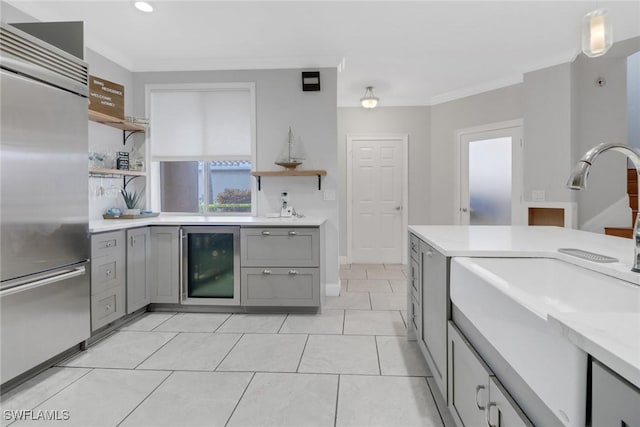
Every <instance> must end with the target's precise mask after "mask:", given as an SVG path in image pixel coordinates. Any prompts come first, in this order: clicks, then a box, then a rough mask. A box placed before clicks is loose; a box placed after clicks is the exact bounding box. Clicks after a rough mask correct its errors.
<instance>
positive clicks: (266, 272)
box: [262, 269, 271, 274]
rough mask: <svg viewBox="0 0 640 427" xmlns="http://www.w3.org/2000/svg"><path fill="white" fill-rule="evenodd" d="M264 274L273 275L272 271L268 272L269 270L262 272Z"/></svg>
mask: <svg viewBox="0 0 640 427" xmlns="http://www.w3.org/2000/svg"><path fill="white" fill-rule="evenodd" d="M262 274H271V270H268V269H265V270H262Z"/></svg>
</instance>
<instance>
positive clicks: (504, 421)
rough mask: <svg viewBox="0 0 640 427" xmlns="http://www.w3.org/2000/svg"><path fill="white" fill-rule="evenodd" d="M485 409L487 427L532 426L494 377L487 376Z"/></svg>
mask: <svg viewBox="0 0 640 427" xmlns="http://www.w3.org/2000/svg"><path fill="white" fill-rule="evenodd" d="M486 411H487V413H486V416H487V425H488V426H489V427H532V426H533V424H532V423H531V422H530V421H529V419H528V418H527V416H526V415H525V414H524V413H523V412H522V410H521V409H520V407H518V405H517V404H516V402H515V401H514V400H513V399H512V398H511V396H510V395H509V393H507V391H506V390H505V389H504V387H502V384H500V382H499V381H498V380H497V379H496V378H495V377H489V402H488V403H487V409H486Z"/></svg>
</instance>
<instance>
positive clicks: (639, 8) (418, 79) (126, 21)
mask: <svg viewBox="0 0 640 427" xmlns="http://www.w3.org/2000/svg"><path fill="white" fill-rule="evenodd" d="M8 3H10V4H11V5H13V6H14V7H16V8H18V9H20V10H22V11H24V12H26V13H28V14H30V15H32V16H34V17H35V18H37V19H39V20H42V21H59V20H66V21H69V20H82V21H85V35H86V44H87V46H88V47H89V48H91V49H93V50H95V51H97V52H98V53H100V54H102V55H104V56H106V57H108V58H110V59H112V60H114V61H115V62H117V63H119V64H121V65H122V66H124V67H125V68H127V69H129V70H131V71H167V70H203V69H256V68H257V69H259V68H308V69H313V68H315V67H336V66H338V65H340V67H339V70H340V72H339V76H338V105H339V106H355V105H358V101H359V99H360V97H362V95H363V94H364V88H365V86H370V85H371V86H374V87H375V89H374V90H375V93H376V95H377V96H379V97H380V99H381V101H380V105H381V106H392V105H430V104H435V103H439V102H443V101H446V100H450V99H454V98H458V97H461V96H466V95H470V94H473V93H478V92H482V91H485V90H489V89H493V88H497V87H501V86H506V85H508V84H513V83H517V82H519V81H521V79H522V74H523V73H525V72H528V71H532V70H535V69H539V68H544V67H547V66H550V65H555V64H559V63H562V62H567V61H570V60H572V59H573V58H574V57H575V55H576V54H577V53H579V51H580V42H581V35H580V30H581V22H582V17H583V16H584V15H585V14H586V13H587V12H589V11H590V10H592V9H594V8H595V7H596V1H586V2H585V1H500V2H496V1H491V2H490V1H478V0H476V1H408V2H405V1H326V0H325V1H301V0H299V1H288V2H280V1H268V0H263V1H241V0H236V1H226V2H225V1H169V0H161V1H158V0H157V1H151V3H152V4H153V6H154V9H155V10H154V12H153V13H150V14H147V13H143V12H140V11H138V10H136V9H135V8H134V7H133V6H132V2H131V1H123V0H111V1H56V0H48V1H25V0H22V1H21V0H13V1H11V0H9V1H8ZM597 4H598V5H599V7H606V8H607V9H609V13H610V15H611V18H612V22H613V27H614V39H615V40H624V39H628V38H631V37H636V36H640V1H639V0H635V1H615V2H614V1H602V0H600V1H598V2H597Z"/></svg>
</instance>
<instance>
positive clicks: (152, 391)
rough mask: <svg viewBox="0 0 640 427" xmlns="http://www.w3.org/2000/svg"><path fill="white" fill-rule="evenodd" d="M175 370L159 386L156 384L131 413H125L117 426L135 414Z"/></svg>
mask: <svg viewBox="0 0 640 427" xmlns="http://www.w3.org/2000/svg"><path fill="white" fill-rule="evenodd" d="M174 372H175V371H171V373H170V374H169V375H167V376H166V377H164V379H163V380H162V381H160V384H158V385H157V386H155V387H154V388H153V390H151V391H150V392H149V393H148V394H147V395H146V396H145V397H144V399H142V400H141V401H140V403H138V404H137V405H136V406H135V407H134V408H133V409H132V410H131V411H129V413H128V414H127V415H125V417H124V418H123V419H121V420H120V422H119V423H118V424H116V427H118V426H119V425H120V424H122V423H123V422H124V421H125V420H126V419H127V418H129V416H130V415H131V414H133V413H134V412H135V410H136V409H138V408H139V407H140V405H142V404H143V403H144V402H145V400H147V399H148V398H149V396H151V395H152V394H153V393H154V392H155V391H156V390H157V389H159V388H160V386H162V384H164V382H165V381H167V380H168V379H169V377H170V376H172V375H173V374H174Z"/></svg>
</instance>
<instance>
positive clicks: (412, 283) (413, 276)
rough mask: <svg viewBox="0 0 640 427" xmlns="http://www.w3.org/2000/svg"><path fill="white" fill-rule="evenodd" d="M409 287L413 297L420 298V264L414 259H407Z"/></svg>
mask: <svg viewBox="0 0 640 427" xmlns="http://www.w3.org/2000/svg"><path fill="white" fill-rule="evenodd" d="M407 282H408V284H409V289H410V292H411V294H412V295H413V297H414V298H416V299H417V300H418V301H421V300H422V292H421V290H422V284H421V282H420V264H419V263H418V261H416V260H415V259H413V258H412V259H411V260H410V261H409V279H408V280H407Z"/></svg>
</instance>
